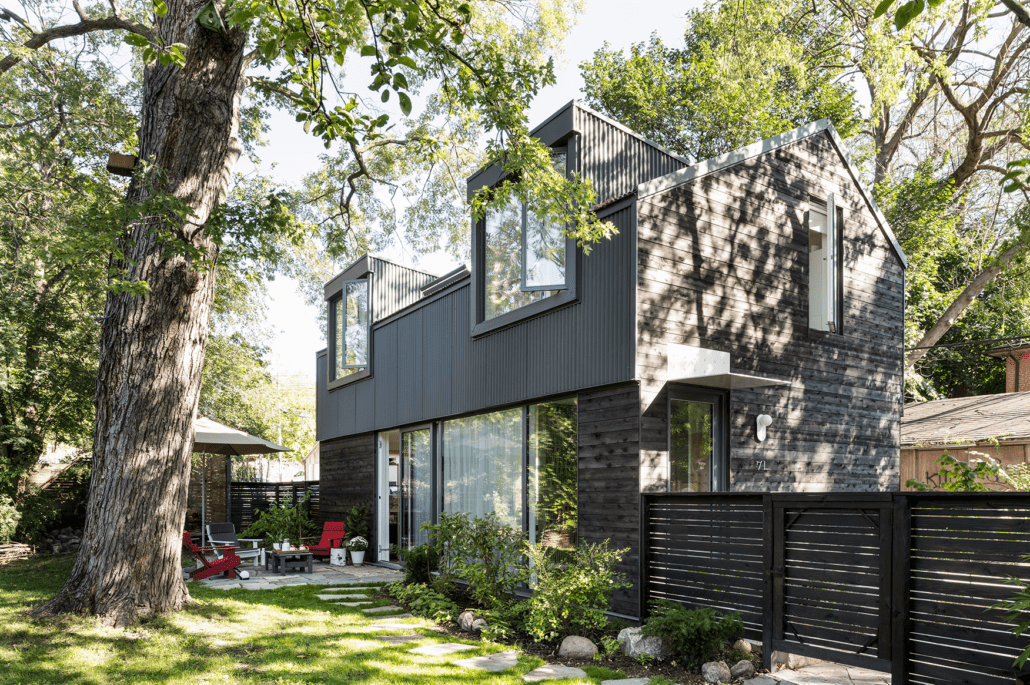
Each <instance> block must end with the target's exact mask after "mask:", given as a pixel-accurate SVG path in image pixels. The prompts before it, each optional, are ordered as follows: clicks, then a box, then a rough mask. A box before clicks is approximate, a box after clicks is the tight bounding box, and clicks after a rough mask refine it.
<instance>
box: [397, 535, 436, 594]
mask: <svg viewBox="0 0 1030 685" xmlns="http://www.w3.org/2000/svg"><path fill="white" fill-rule="evenodd" d="M393 549H394V551H395V552H396V554H397V556H399V557H400V558H401V561H402V562H404V582H405V583H407V584H408V585H418V584H422V585H431V584H432V583H433V571H435V570H437V568H438V562H439V555H438V554H437V553H436V548H435V547H432V546H431V545H419V546H418V547H412V548H411V549H403V548H401V547H396V546H395V547H394V548H393Z"/></svg>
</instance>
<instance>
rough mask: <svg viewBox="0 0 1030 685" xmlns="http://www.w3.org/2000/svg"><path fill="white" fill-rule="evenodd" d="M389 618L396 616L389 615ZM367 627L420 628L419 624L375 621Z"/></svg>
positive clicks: (373, 628) (388, 628) (390, 628)
mask: <svg viewBox="0 0 1030 685" xmlns="http://www.w3.org/2000/svg"><path fill="white" fill-rule="evenodd" d="M390 618H397V617H396V616H391V617H390ZM369 627H370V628H372V630H411V629H412V628H420V627H421V626H417V625H414V624H412V623H376V624H375V625H372V626H369Z"/></svg>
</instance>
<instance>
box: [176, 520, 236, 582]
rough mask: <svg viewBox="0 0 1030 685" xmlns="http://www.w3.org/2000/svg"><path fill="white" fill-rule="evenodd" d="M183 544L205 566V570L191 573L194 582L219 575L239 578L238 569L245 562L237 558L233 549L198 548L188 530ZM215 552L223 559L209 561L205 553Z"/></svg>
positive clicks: (183, 536) (183, 538) (184, 533)
mask: <svg viewBox="0 0 1030 685" xmlns="http://www.w3.org/2000/svg"><path fill="white" fill-rule="evenodd" d="M182 544H183V546H184V547H185V548H186V549H187V550H189V552H190V553H192V554H193V556H194V557H195V558H196V560H197V561H199V562H200V563H201V565H202V566H203V568H198V569H195V570H193V571H190V572H189V574H190V578H191V579H192V580H203V579H204V578H207V577H209V576H216V575H218V574H219V573H225V576H226V577H227V578H238V577H239V572H238V571H237V570H236V567H237V566H239V565H240V564H242V563H243V560H242V559H240V558H239V557H238V556H236V553H235V552H233V550H232V548H231V547H197V546H196V545H194V544H193V538H191V537H190V532H189V531H188V530H184V531H183V532H182ZM214 551H218V552H220V553H221V554H222V558H221V559H215V560H214V561H208V559H207V557H206V556H204V553H205V552H214Z"/></svg>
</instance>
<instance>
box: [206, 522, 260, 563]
mask: <svg viewBox="0 0 1030 685" xmlns="http://www.w3.org/2000/svg"><path fill="white" fill-rule="evenodd" d="M207 541H208V543H209V544H210V545H211V546H212V547H234V548H235V549H234V550H233V552H235V554H236V556H238V557H239V558H240V559H242V560H244V561H246V560H247V559H253V560H254V564H255V565H256V564H258V563H260V560H261V550H260V549H258V548H256V547H254V548H248V549H244V548H241V547H240V540H239V538H237V537H236V526H235V525H233V524H232V523H209V524H207ZM252 541H253V540H252V539H250V538H247V540H244V542H252Z"/></svg>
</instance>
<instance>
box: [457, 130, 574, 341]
mask: <svg viewBox="0 0 1030 685" xmlns="http://www.w3.org/2000/svg"><path fill="white" fill-rule="evenodd" d="M551 149H552V150H554V151H561V150H562V149H564V150H565V174H566V176H568V175H571V174H573V173H576V172H577V171H578V140H577V136H576V135H571V136H570V137H568V138H567V139H565V140H564V141H557V142H556V143H554V144H553V145H551ZM500 180H502V179H500V178H498V179H497V180H496V181H494V182H493V183H492V184H491V185H494V184H496V183H498V182H500ZM469 192H470V193H471V192H473V191H472V190H471V189H470V191H469ZM527 211H528V210H527V208H526V206H525V204H524V203H523V207H522V221H523V230H522V238H521V240H520V244H521V246H520V248H519V249H520V255H523V254H524V250H525V247H524V246H525V244H526V231H525V223H526V212H527ZM580 254H581V251H580V249H579V248H578V247H577V246H576V241H575V240H574V239H572V238H566V239H565V288H564V289H561V290H558V293H557V294H554V295H548V296H546V297H543V298H541V299H539V300H536V301H534V302H530V303H529V304H527V305H524V306H522V307H519V308H518V309H513V310H512V311H510V312H505V313H504V314H501V315H499V316H495V317H494V318H492V319H487V318H486V278H485V276H484V274H485V265H486V218H485V217H484V218H483V219H480V220H479V221H476V220H474V219H473V220H472V278H471V286H472V297H470V298H469V299H470V302H471V309H472V311H471V315H472V337H473V338H477V337H479V336H482V335H486V334H488V333H492V332H494V331H497V330H500V329H502V328H507V327H508V326H512V325H514V324H517V323H519V322H521V321H524V320H526V319H530V318H533V317H535V316H539V315H541V314H543V313H545V312H549V311H551V310H553V309H557V308H559V307H564V306H567V305H570V304H573V303H575V302H578V301H579V295H578V293H579V260H580V258H581V257H580ZM524 261H525V260H523V262H524ZM521 271H522V275H521V277H520V285H521V283H524V282H525V263H523V264H522V266H521ZM552 290H555V288H553V287H549V288H544V289H542V290H529V291H527V292H547V291H552Z"/></svg>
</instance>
